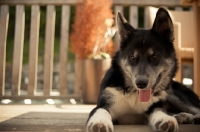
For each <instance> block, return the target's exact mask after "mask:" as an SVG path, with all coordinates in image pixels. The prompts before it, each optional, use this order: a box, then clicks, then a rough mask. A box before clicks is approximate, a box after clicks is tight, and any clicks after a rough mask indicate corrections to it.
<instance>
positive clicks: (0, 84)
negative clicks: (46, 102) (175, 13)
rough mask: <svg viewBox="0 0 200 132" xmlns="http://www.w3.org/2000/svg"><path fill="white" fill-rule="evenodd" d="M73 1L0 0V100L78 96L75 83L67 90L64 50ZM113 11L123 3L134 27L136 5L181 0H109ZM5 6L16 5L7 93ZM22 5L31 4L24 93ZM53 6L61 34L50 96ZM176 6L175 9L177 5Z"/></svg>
mask: <svg viewBox="0 0 200 132" xmlns="http://www.w3.org/2000/svg"><path fill="white" fill-rule="evenodd" d="M75 4H76V0H0V99H3V98H49V97H51V98H71V97H74V98H81V95H80V93H78V92H76V91H78V90H77V88H79V86H76V88H75V90H74V91H75V92H74V93H73V94H70V93H68V91H67V81H66V80H67V75H68V74H67V63H68V61H67V60H68V57H67V49H68V43H69V42H68V40H69V18H70V6H71V5H75ZM113 4H114V10H115V13H116V12H118V11H120V12H123V7H124V6H130V8H129V18H130V20H129V22H130V23H131V24H132V25H133V26H134V27H136V28H137V27H138V6H147V5H152V6H172V7H175V6H179V7H180V4H181V0H151V1H149V0H124V1H123V0H113ZM9 6H16V18H15V33H14V51H13V63H12V67H13V68H12V84H11V95H7V94H5V70H6V69H5V65H6V59H5V58H6V42H7V41H6V40H7V31H8V23H9V19H14V18H9ZM25 6H31V23H30V24H31V26H30V49H29V70H28V72H29V76H28V79H29V82H28V87H27V94H26V95H21V93H20V88H21V76H22V59H23V57H22V54H23V46H24V27H25ZM40 6H46V28H45V51H44V78H43V82H44V83H43V94H42V95H38V94H37V92H36V89H37V65H38V43H39V26H40V23H39V21H40ZM55 6H61V7H62V12H61V28H60V29H61V35H60V55H59V56H60V57H59V61H60V72H59V94H58V95H57V96H54V95H52V93H51V91H52V76H53V50H54V49H53V48H54V33H55V31H54V30H55V27H54V25H55V13H56V10H55ZM179 7H178V8H179ZM116 42H117V40H116Z"/></svg>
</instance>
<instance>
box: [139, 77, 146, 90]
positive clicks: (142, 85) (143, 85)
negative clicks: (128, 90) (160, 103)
mask: <svg viewBox="0 0 200 132" xmlns="http://www.w3.org/2000/svg"><path fill="white" fill-rule="evenodd" d="M147 84H148V80H147V79H146V78H139V79H136V85H137V87H138V88H142V89H143V88H146V87H147Z"/></svg>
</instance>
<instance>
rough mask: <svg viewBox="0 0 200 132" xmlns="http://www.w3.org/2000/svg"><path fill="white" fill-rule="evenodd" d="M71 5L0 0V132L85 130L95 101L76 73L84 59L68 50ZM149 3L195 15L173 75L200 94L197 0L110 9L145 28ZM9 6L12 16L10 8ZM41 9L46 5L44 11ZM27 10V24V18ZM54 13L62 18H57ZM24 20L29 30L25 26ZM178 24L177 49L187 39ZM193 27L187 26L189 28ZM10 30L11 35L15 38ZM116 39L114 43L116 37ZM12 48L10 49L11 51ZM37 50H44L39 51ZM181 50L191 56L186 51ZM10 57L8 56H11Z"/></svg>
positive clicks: (132, 1)
mask: <svg viewBox="0 0 200 132" xmlns="http://www.w3.org/2000/svg"><path fill="white" fill-rule="evenodd" d="M75 5H76V0H28V1H27V0H0V101H1V103H0V131H8V132H9V131H16V132H17V131H18V132H29V131H50V132H51V131H55V132H60V131H69V132H70V131H71V132H81V131H83V132H84V131H85V126H86V125H85V122H86V120H87V117H88V114H89V112H90V111H91V110H92V109H93V108H94V107H95V104H85V103H83V101H82V99H83V97H82V92H83V88H82V87H83V85H82V83H81V77H80V75H79V74H80V72H81V71H82V70H83V69H81V68H82V63H81V62H80V61H77V60H76V59H75V60H74V61H73V60H71V58H70V57H71V53H70V51H69V54H67V52H66V51H67V50H70V47H69V41H68V40H69V33H70V19H71V18H72V16H73V13H72V12H73V8H74V7H75ZM148 6H154V7H159V6H164V7H166V8H168V9H170V10H171V9H172V10H173V11H180V12H184V11H185V10H186V11H188V12H190V13H191V14H193V16H194V21H191V24H192V25H193V26H194V27H193V29H194V30H193V31H194V34H193V38H192V40H193V43H194V45H193V46H192V47H189V48H182V49H181V50H180V52H178V54H180V56H181V55H183V57H184V58H183V59H182V60H181V62H180V63H181V66H182V70H181V71H179V72H178V74H177V76H176V78H175V79H176V80H178V81H182V82H183V83H185V84H187V85H188V86H189V87H190V88H192V89H193V90H194V91H195V92H196V93H197V94H198V95H199V96H200V89H199V88H198V87H197V86H199V85H200V81H198V80H199V78H200V74H198V73H200V69H199V67H200V58H199V57H198V56H200V52H198V51H199V50H200V47H199V45H197V44H198V43H200V38H199V36H198V34H200V33H199V32H200V26H199V25H200V18H199V16H200V1H199V0H196V1H195V0H151V1H149V0H143V1H142V0H126V1H121V0H113V11H114V13H116V12H118V11H120V12H122V13H124V14H126V17H127V18H129V19H128V20H129V22H130V23H131V24H132V25H133V26H134V27H139V28H149V26H148V23H150V18H149V16H150V15H147V14H148V12H147V11H148V10H147V9H148ZM13 8H14V10H15V13H14V14H15V15H13V14H12V12H11V10H12V9H13ZM42 10H45V14H43V13H42ZM173 11H172V12H173ZM27 12H28V13H29V16H28V17H30V22H29V23H28V22H27V21H26V17H27V14H28V13H27ZM58 13H60V21H57V20H56V15H57V14H58ZM139 14H142V15H139ZM13 16H14V17H15V18H12V17H13ZM58 16H59V15H58ZM140 16H143V17H142V18H140ZM42 19H45V20H44V21H45V24H44V25H43V26H45V30H44V33H43V34H44V35H43V38H44V40H41V36H42V34H39V33H40V30H41V29H40V28H43V27H41V26H40V25H41V24H42V22H41V20H42ZM175 19H176V18H175ZM58 22H59V23H60V25H61V27H60V30H59V31H58V32H60V34H59V35H60V36H56V35H54V34H55V32H57V31H56V29H55V26H56V23H58ZM11 23H14V25H15V30H14V31H12V30H11V31H10V30H9V29H10V28H11V27H10V24H11ZM141 23H142V24H141ZM28 24H29V25H30V26H29V27H30V33H29V32H27V31H26V29H27V28H26V26H27V25H28ZM182 24H183V23H182ZM189 24H190V23H189ZM25 25H26V26H25ZM177 25H178V26H177V36H178V38H177V41H176V42H175V43H177V47H176V48H177V49H178V48H180V47H178V46H180V45H181V41H182V42H185V41H184V40H182V39H183V38H186V36H187V35H188V34H187V35H185V36H184V35H183V34H181V33H182V32H181V31H180V30H181V29H182V28H183V27H181V26H180V25H181V23H180V22H178V24H177ZM175 27H176V26H175ZM191 27H192V26H191ZM191 27H190V26H187V28H188V30H189V29H190V28H191ZM186 31H187V29H186ZM10 34H11V35H12V34H13V39H12V37H10V36H9V35H10ZM27 34H29V35H28V36H29V37H28V38H29V39H28V40H26V36H27ZM55 36H56V37H55ZM10 38H11V40H9V39H10ZM49 38H51V39H49ZM186 39H191V38H186ZM114 40H115V42H116V44H117V38H115V39H114ZM27 45H29V47H28V48H29V49H30V50H29V49H28V48H27V47H26V46H27ZM47 45H48V46H47ZM56 45H59V47H56ZM11 47H12V50H11V51H9V48H11ZM41 47H42V48H41ZM24 49H27V50H29V51H25V50H24ZM40 49H42V50H44V51H42V53H41V54H40ZM188 49H189V50H188ZM184 50H185V51H187V52H186V54H191V56H189V57H188V56H186V55H185V52H184ZM53 51H54V52H53ZM56 51H57V52H56ZM11 52H12V53H11ZM25 52H27V53H25ZM10 54H12V55H10ZM9 56H12V57H11V58H12V60H11V61H10V60H9ZM27 56H28V57H27ZM26 58H28V59H27V60H28V61H26V60H25V59H26ZM41 58H42V59H41ZM40 59H41V60H42V61H41V62H40ZM192 69H193V70H192ZM192 71H193V72H192ZM184 79H186V81H185V82H184ZM187 79H189V83H188V80H187ZM191 82H192V83H191ZM114 128H115V132H121V131H124V132H129V131H135V132H141V131H143V132H151V131H152V130H151V128H150V127H149V126H146V125H128V126H125V125H116V126H114ZM199 130H200V126H199V125H181V126H180V129H179V131H180V132H188V131H190V132H198V131H199Z"/></svg>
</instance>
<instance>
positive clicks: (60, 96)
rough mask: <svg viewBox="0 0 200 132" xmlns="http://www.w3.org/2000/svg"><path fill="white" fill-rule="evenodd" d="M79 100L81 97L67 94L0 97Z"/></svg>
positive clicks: (6, 97) (7, 97)
mask: <svg viewBox="0 0 200 132" xmlns="http://www.w3.org/2000/svg"><path fill="white" fill-rule="evenodd" d="M70 98H74V99H81V98H82V96H81V95H80V94H67V95H59V96H50V95H42V96H37V95H36V96H30V95H21V96H16V95H14V96H13V95H12V96H9V95H6V96H0V100H2V99H70Z"/></svg>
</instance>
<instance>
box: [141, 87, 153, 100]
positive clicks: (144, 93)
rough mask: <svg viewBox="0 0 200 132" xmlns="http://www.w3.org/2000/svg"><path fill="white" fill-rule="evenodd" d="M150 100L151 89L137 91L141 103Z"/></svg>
mask: <svg viewBox="0 0 200 132" xmlns="http://www.w3.org/2000/svg"><path fill="white" fill-rule="evenodd" d="M150 98H151V89H147V90H139V99H140V101H141V102H148V101H149V100H150Z"/></svg>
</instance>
